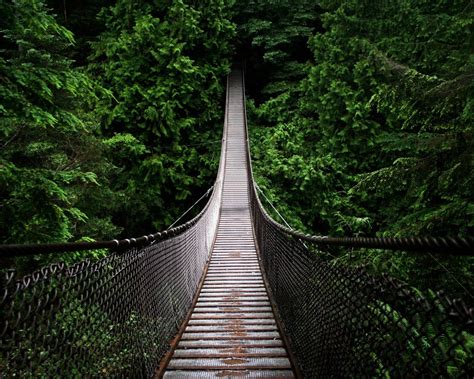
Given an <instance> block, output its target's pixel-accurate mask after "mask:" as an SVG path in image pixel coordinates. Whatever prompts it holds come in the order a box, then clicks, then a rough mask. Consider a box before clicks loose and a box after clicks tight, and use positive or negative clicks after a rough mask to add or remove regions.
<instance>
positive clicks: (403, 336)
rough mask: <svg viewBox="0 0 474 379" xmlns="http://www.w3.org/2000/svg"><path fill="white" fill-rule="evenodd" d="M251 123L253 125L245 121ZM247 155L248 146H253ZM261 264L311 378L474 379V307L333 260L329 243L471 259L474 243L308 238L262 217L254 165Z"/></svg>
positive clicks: (299, 361)
mask: <svg viewBox="0 0 474 379" xmlns="http://www.w3.org/2000/svg"><path fill="white" fill-rule="evenodd" d="M245 119H246V118H245ZM249 151H250V149H249ZM247 164H248V170H249V172H250V175H249V193H250V206H251V214H252V218H253V225H254V232H255V237H256V242H257V247H258V250H259V256H260V259H261V264H262V267H263V270H264V274H265V277H266V280H267V283H268V286H269V288H268V289H269V292H270V296H271V298H272V301H273V302H274V304H275V305H276V310H277V313H278V317H279V319H280V320H281V322H282V326H283V327H284V332H285V333H286V335H287V337H288V342H289V345H290V346H289V348H290V349H291V350H292V352H293V353H294V356H295V358H296V361H297V362H296V363H297V365H298V367H299V368H300V370H301V373H302V374H303V376H304V377H307V378H326V377H341V378H346V377H352V378H368V377H386V378H388V377H419V376H422V377H473V376H474V308H473V307H468V306H467V305H466V304H465V303H463V302H462V301H461V300H452V299H449V298H448V297H447V296H444V295H443V294H441V293H439V294H434V293H432V292H428V293H427V294H423V295H422V294H421V293H420V292H419V291H417V290H416V289H414V288H412V287H410V286H409V285H407V284H405V283H402V282H401V281H399V280H396V279H394V278H391V277H389V276H380V277H378V276H374V275H371V274H369V273H368V272H367V271H366V270H365V269H362V268H359V269H358V268H351V267H348V266H344V265H337V264H334V263H332V262H330V261H328V259H327V258H325V257H326V256H327V254H321V253H322V252H323V251H324V250H325V249H326V248H327V247H328V246H329V245H332V246H340V247H346V248H349V247H366V248H371V247H372V248H382V249H383V248H386V249H401V250H410V251H419V252H440V251H442V252H443V253H445V254H450V255H472V254H474V251H473V250H474V239H473V238H464V239H463V238H408V239H396V238H329V237H319V236H307V235H304V234H303V233H300V232H295V231H293V230H291V229H289V228H287V227H284V226H282V225H280V224H278V223H277V222H275V221H274V220H273V219H272V218H271V217H270V216H269V215H268V214H267V213H266V211H265V210H264V208H263V206H262V204H261V202H260V200H259V198H258V195H257V188H256V185H255V184H254V181H253V175H252V166H251V158H250V154H249V156H248V159H247Z"/></svg>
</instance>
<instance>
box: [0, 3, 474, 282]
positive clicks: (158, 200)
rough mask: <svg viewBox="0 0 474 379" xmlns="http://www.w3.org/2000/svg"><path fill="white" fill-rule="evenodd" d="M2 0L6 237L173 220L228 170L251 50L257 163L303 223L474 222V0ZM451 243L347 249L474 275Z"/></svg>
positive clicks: (466, 228)
mask: <svg viewBox="0 0 474 379" xmlns="http://www.w3.org/2000/svg"><path fill="white" fill-rule="evenodd" d="M45 4H47V5H45ZM48 7H51V8H52V9H49V8H48ZM0 13H1V14H2V19H1V21H0V22H1V27H0V47H1V48H0V116H1V117H0V147H1V149H0V183H1V186H0V224H1V225H2V228H1V229H0V230H1V231H0V241H1V242H2V243H36V242H60V241H61V242H63V241H76V240H79V239H83V240H88V239H110V238H117V237H120V235H121V233H123V234H122V235H121V236H123V237H130V236H134V235H135V236H136V235H141V234H145V233H149V232H150V231H155V230H157V229H163V228H165V227H166V226H168V225H169V224H170V223H171V222H172V221H174V220H175V218H176V217H177V216H178V215H179V214H181V213H182V211H184V210H185V209H187V207H188V206H189V205H190V204H192V203H193V202H194V201H195V200H196V199H197V198H198V197H199V196H200V195H201V194H202V193H203V192H204V191H205V190H207V188H209V187H210V185H211V184H212V182H213V180H214V175H215V172H216V168H217V160H218V154H219V150H218V149H219V146H220V144H219V143H220V137H221V135H220V133H221V127H222V126H221V125H222V117H223V95H224V78H225V74H226V73H227V72H228V70H229V67H230V63H231V60H232V59H233V58H232V55H233V52H234V51H237V58H235V59H236V60H239V59H245V60H246V64H247V84H248V87H247V89H248V91H249V104H248V109H249V118H250V120H249V121H250V122H249V124H250V126H251V137H252V149H253V151H252V153H253V158H254V169H255V172H256V174H257V180H258V182H259V185H260V187H261V188H262V190H263V191H264V193H265V194H266V195H267V196H268V197H269V198H270V200H271V201H272V202H274V205H275V206H276V207H277V208H278V209H279V210H280V211H281V213H282V214H283V215H284V216H285V217H286V218H287V219H288V221H289V222H290V224H292V225H293V226H294V227H296V228H298V229H302V230H304V231H306V232H311V233H314V234H331V235H335V236H341V235H351V236H358V235H379V236H411V235H417V236H419V235H436V236H446V235H459V236H465V235H469V234H470V233H472V230H473V226H474V225H473V224H474V221H473V220H474V218H473V213H474V203H473V197H472V192H473V187H474V186H473V174H472V172H473V167H472V165H473V161H474V160H473V121H474V120H473V117H474V116H473V115H474V96H473V95H474V85H473V83H474V80H473V79H474V74H473V73H474V58H473V54H472V51H473V49H472V48H473V46H474V43H473V42H474V41H473V37H472V28H473V20H474V8H473V5H472V3H471V2H470V1H468V0H456V1H453V0H437V1H414V0H399V1H385V2H380V3H378V4H377V6H376V7H375V6H374V4H373V3H372V2H368V1H357V0H337V1H329V0H318V1H310V0H295V1H289V0H262V1H255V0H245V1H243V2H235V1H231V0H229V1H224V0H209V1H191V0H166V1H154V0H143V1H140V2H132V1H130V0H117V1H109V0H100V1H92V0H84V1H81V2H71V3H69V2H63V1H59V0H48V1H46V0H29V1H26V0H17V1H5V2H1V3H0ZM54 13H57V16H55V15H54ZM76 41H77V42H76ZM276 218H278V216H276ZM79 255H80V256H78V257H77V258H78V259H79V258H80V257H82V255H81V254H79ZM440 259H441V261H439V262H436V261H433V260H432V258H431V257H429V256H428V257H426V258H420V257H415V256H413V255H406V254H392V255H390V254H385V253H381V252H376V251H357V252H348V251H344V252H339V253H337V254H336V262H337V261H343V262H347V263H354V264H363V265H370V266H371V267H372V268H373V269H374V271H376V272H389V273H391V274H392V275H397V276H399V277H401V278H403V279H404V280H409V281H410V282H411V283H412V284H413V285H415V286H419V287H431V288H433V289H437V288H441V287H443V286H446V285H448V287H449V288H450V290H452V291H457V290H458V287H457V284H453V283H452V281H451V279H449V278H450V277H451V276H450V275H449V274H446V268H447V269H448V270H449V271H451V272H452V273H453V274H454V275H455V276H457V277H459V278H463V280H464V282H465V283H467V284H466V287H468V288H470V289H472V288H473V287H474V285H473V280H472V279H473V278H472V275H473V274H472V270H470V268H471V267H472V259H459V260H456V261H454V260H448V259H443V258H440ZM25 264H26V265H28V264H29V261H25Z"/></svg>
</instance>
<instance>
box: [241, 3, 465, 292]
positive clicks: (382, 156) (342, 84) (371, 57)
mask: <svg viewBox="0 0 474 379" xmlns="http://www.w3.org/2000/svg"><path fill="white" fill-rule="evenodd" d="M266 3H267V5H268V6H270V4H271V3H272V1H267V2H266ZM297 3H301V4H304V3H305V2H304V1H301V2H297ZM315 3H316V5H315V7H319V9H320V11H319V14H318V17H319V19H320V24H319V25H318V23H315V24H314V25H315V28H314V31H313V33H312V36H311V37H310V38H309V39H307V50H308V51H310V53H311V57H310V58H308V59H307V60H306V62H305V65H304V72H305V75H304V77H303V78H302V79H298V78H296V77H295V78H294V80H292V81H291V85H289V86H288V87H287V89H286V90H284V91H280V92H275V93H271V94H270V96H268V92H265V91H262V92H264V93H265V94H266V95H267V96H266V97H263V100H264V101H263V103H259V101H260V99H262V94H261V93H258V92H257V93H255V94H253V97H254V98H255V99H256V103H252V102H250V104H249V113H250V114H251V117H252V121H251V124H257V125H259V126H260V127H258V128H256V130H254V131H253V132H252V133H253V143H252V146H253V155H254V159H255V161H254V165H255V166H256V172H257V173H258V180H259V182H260V184H261V187H262V188H263V190H264V191H266V192H267V195H268V196H269V197H270V198H271V199H272V200H273V201H274V202H275V204H276V206H277V208H279V209H280V210H281V211H282V212H283V214H284V215H286V217H288V219H289V220H290V223H292V224H293V225H294V226H296V227H297V228H304V227H306V229H305V230H306V231H307V232H311V233H316V234H331V235H353V236H357V235H379V236H396V237H401V236H410V235H437V236H446V235H461V236H465V235H468V234H469V233H472V230H473V220H474V219H473V217H472V215H473V209H474V208H473V206H474V203H473V198H472V190H473V188H474V186H473V175H472V163H473V144H472V142H473V133H472V132H473V130H472V125H473V123H472V115H473V112H472V101H473V83H474V81H473V80H472V79H473V78H474V77H473V76H472V73H473V68H474V66H473V63H474V61H473V55H472V46H473V40H472V20H473V19H474V18H473V11H474V10H473V9H472V4H470V2H468V1H458V2H454V3H453V2H452V1H437V2H434V3H433V2H418V1H417V2H415V1H394V2H383V3H381V4H380V5H379V6H377V7H374V6H373V4H372V3H369V2H360V1H318V2H315ZM259 4H260V5H261V6H262V7H264V6H265V5H263V4H261V3H259ZM294 9H296V10H297V9H298V6H297V5H295V6H294ZM255 13H256V15H257V17H261V18H262V19H261V20H260V22H261V23H263V24H265V22H267V21H269V20H270V18H271V16H268V17H267V15H265V14H260V13H259V10H258V8H256V10H255ZM287 21H288V22H293V23H294V26H295V27H299V26H300V23H299V21H298V19H297V18H294V17H292V16H289V18H288V19H287ZM290 30H291V28H290ZM287 35H288V38H291V32H287ZM271 37H272V36H268V38H271ZM248 38H250V39H251V41H250V43H247V45H255V44H258V41H259V39H258V38H257V37H255V36H252V35H249V37H248ZM276 38H277V39H278V40H280V37H276ZM267 46H270V47H272V46H273V45H272V44H271V43H267ZM252 54H254V53H253V52H250V53H249V55H250V56H252ZM294 54H298V55H303V54H302V53H301V52H299V53H296V52H295V53H294ZM271 55H272V53H271V52H270V53H266V55H265V56H271ZM293 60H294V56H290V57H285V60H284V61H283V62H280V63H279V66H280V67H281V66H285V65H286V63H288V64H289V65H290V66H291V65H292V62H293ZM277 70H278V73H283V72H284V69H280V68H277ZM288 79H289V80H291V77H289V76H288ZM253 90H255V89H253ZM347 253H348V252H346V254H347ZM338 260H344V261H346V262H354V261H355V263H357V264H364V265H367V264H370V265H371V266H372V267H373V268H374V269H375V270H377V271H378V272H380V271H382V272H390V273H391V274H392V275H396V276H399V277H402V278H403V279H405V280H409V281H410V282H411V283H413V284H415V285H417V286H428V287H432V288H443V287H446V285H448V286H449V287H451V288H452V289H453V288H454V289H453V290H454V291H456V292H457V293H459V290H461V291H463V292H464V289H463V288H460V287H459V285H458V283H457V282H456V279H453V277H452V276H454V277H457V278H462V280H463V281H464V282H465V283H466V285H467V286H468V287H469V288H471V290H472V287H473V281H472V271H471V270H470V269H469V268H470V267H472V260H471V259H460V260H456V261H454V260H448V259H446V260H445V259H442V258H441V260H442V262H436V261H433V260H432V258H431V257H427V258H416V257H413V256H412V255H408V256H407V255H404V254H393V255H389V254H384V253H370V252H356V253H350V254H349V255H344V256H342V257H339V258H338ZM443 266H444V267H443ZM420 267H421V269H420ZM445 268H448V269H449V271H451V273H452V274H453V275H451V274H448V273H446V270H445ZM447 282H449V283H447Z"/></svg>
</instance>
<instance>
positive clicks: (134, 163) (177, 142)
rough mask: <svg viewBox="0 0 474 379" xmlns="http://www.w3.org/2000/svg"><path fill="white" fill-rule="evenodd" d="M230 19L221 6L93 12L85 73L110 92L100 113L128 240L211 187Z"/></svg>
mask: <svg viewBox="0 0 474 379" xmlns="http://www.w3.org/2000/svg"><path fill="white" fill-rule="evenodd" d="M228 12H229V10H228V7H227V6H226V4H225V2H224V1H222V0H215V1H207V2H194V1H182V0H176V1H164V2H162V1H160V2H157V1H143V2H140V3H138V4H136V3H131V2H130V1H125V0H119V1H118V2H117V3H116V4H115V5H113V6H111V7H110V8H106V9H104V10H103V12H102V13H101V18H102V20H103V21H104V22H105V26H106V31H105V32H104V33H103V34H101V36H100V39H99V41H98V42H97V43H94V55H93V57H92V59H93V62H94V63H93V64H92V65H91V72H93V73H94V75H96V76H97V78H98V79H99V80H100V81H101V83H102V85H103V86H105V87H106V88H108V89H110V91H111V92H112V97H113V99H112V101H111V103H104V105H103V107H102V108H100V109H99V113H100V115H101V117H102V120H103V125H104V133H105V135H106V136H108V137H109V138H110V140H109V141H108V142H107V143H108V144H109V145H112V146H114V151H115V152H116V155H114V158H113V159H114V162H115V163H116V165H117V166H118V167H119V169H120V173H119V175H118V176H117V177H116V178H115V180H114V181H113V183H114V186H113V189H114V191H115V192H117V193H119V194H120V196H122V199H123V200H122V202H121V203H122V204H123V207H122V209H121V211H120V212H119V213H118V214H117V219H118V220H120V221H119V222H120V224H122V225H124V226H125V227H126V230H127V232H128V233H132V234H135V233H143V232H147V231H149V228H150V225H151V224H152V223H153V225H154V227H155V228H157V229H161V228H163V227H165V226H167V225H169V224H170V223H171V221H173V219H174V218H175V217H176V216H177V215H178V214H179V213H180V212H182V211H183V210H184V205H186V206H187V205H189V204H190V202H191V200H192V199H193V198H195V194H196V193H199V192H203V191H204V190H205V189H207V188H208V187H209V186H210V185H211V183H212V182H213V179H214V177H215V172H216V167H217V165H216V163H217V159H216V158H217V156H218V146H219V145H218V143H216V142H218V141H219V140H220V131H221V129H222V116H223V111H222V110H223V108H222V99H223V93H224V91H223V90H224V87H223V78H224V76H225V74H226V73H227V72H228V70H229V56H230V53H231V51H232V49H231V39H232V37H233V35H234V26H233V24H232V23H231V22H230V21H229V20H228V16H227V15H228ZM122 142H126V143H125V144H123V143H122ZM128 151H130V152H132V154H131V155H130V154H128ZM193 194H194V197H193Z"/></svg>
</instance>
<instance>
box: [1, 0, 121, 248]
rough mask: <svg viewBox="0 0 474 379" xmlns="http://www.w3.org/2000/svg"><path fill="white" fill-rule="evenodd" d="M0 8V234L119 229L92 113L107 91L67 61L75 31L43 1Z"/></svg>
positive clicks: (13, 238)
mask: <svg viewBox="0 0 474 379" xmlns="http://www.w3.org/2000/svg"><path fill="white" fill-rule="evenodd" d="M0 13H1V14H2V27H1V30H2V32H1V33H2V34H1V45H2V49H1V50H0V77H1V80H0V98H1V104H0V113H1V117H0V144H1V150H0V183H2V185H1V187H0V199H1V204H0V224H1V225H2V228H1V236H0V239H1V241H2V242H3V243H18V242H21V243H37V242H62V241H66V240H71V239H77V238H80V237H90V238H104V237H109V238H110V237H111V236H112V235H114V234H116V233H117V232H118V231H119V229H118V228H117V227H116V226H114V225H113V224H112V223H111V220H110V216H109V215H108V214H109V211H110V208H111V207H112V204H111V203H109V202H107V201H105V199H106V198H108V197H109V195H110V194H109V193H108V189H107V184H106V181H107V175H108V171H109V168H108V164H107V161H106V160H105V158H104V156H103V146H102V142H101V140H100V138H99V133H100V131H99V127H98V123H97V122H96V117H95V116H94V114H93V113H92V110H93V108H94V106H95V105H96V103H97V100H98V95H99V93H105V92H104V91H103V90H102V89H101V88H100V87H98V86H97V84H96V83H95V82H94V81H93V80H91V79H90V78H89V77H88V76H87V75H86V74H84V73H83V72H81V71H80V70H75V69H73V68H72V67H71V64H72V62H71V60H70V59H68V58H67V55H66V51H67V50H68V49H69V48H70V47H71V46H72V45H73V44H74V37H73V35H72V33H71V32H70V31H69V30H67V29H65V28H64V27H62V26H60V25H59V24H58V23H57V22H56V21H55V19H54V18H53V16H51V15H50V14H49V13H48V10H47V9H46V8H45V6H44V4H43V3H42V2H41V1H39V0H33V1H23V0H19V1H15V2H2V3H1V4H0Z"/></svg>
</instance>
